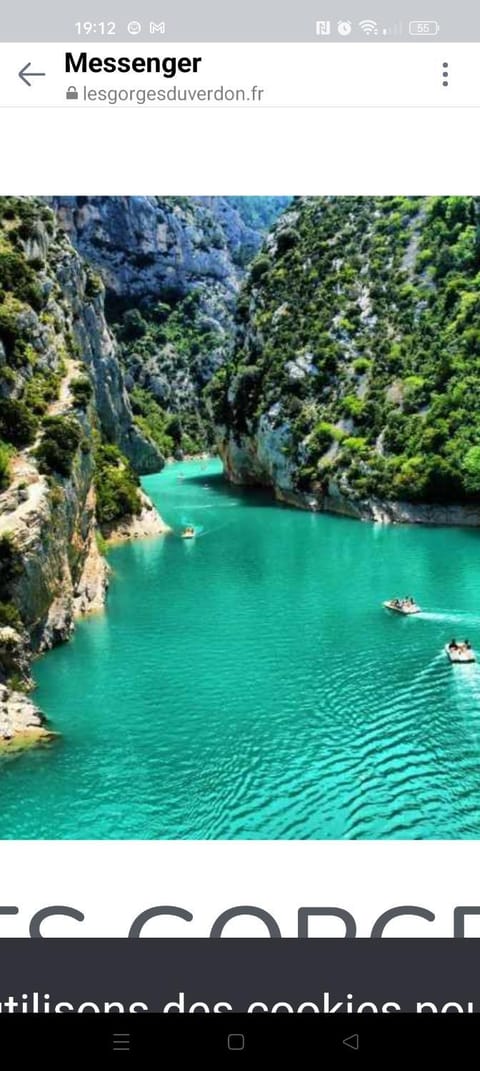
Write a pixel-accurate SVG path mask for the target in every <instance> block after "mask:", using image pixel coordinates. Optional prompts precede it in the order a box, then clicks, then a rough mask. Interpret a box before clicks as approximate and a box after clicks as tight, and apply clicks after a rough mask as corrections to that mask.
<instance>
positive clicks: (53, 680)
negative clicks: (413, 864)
mask: <svg viewBox="0 0 480 1071" xmlns="http://www.w3.org/2000/svg"><path fill="white" fill-rule="evenodd" d="M479 541H480V198H477V197H474V196H471V197H468V196H464V197H400V196H395V197H335V196H331V197H292V196H283V197H220V196H218V197H217V196H212V197H194V196H192V197H160V196H150V197H145V196H141V197H128V196H127V197H94V196H92V197H84V196H82V197H80V196H79V197H70V196H52V197H45V198H34V197H2V198H0V811H1V814H2V832H1V835H2V837H3V838H5V839H108V840H110V839H120V840H126V839H145V840H162V839H171V840H175V839H182V840H188V839H192V840H198V839H233V840H244V839H265V840H276V839H299V840H304V839H307V840H311V839H312V840H315V839H317V840H322V839H329V840H330V839H338V840H352V839H446V840H450V839H477V838H479V837H480V587H479V560H480V559H479V547H480V543H479Z"/></svg>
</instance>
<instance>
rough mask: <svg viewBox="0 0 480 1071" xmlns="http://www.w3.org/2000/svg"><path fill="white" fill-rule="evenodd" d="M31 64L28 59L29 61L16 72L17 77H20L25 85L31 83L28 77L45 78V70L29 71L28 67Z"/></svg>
mask: <svg viewBox="0 0 480 1071" xmlns="http://www.w3.org/2000/svg"><path fill="white" fill-rule="evenodd" d="M31 65H32V61H31V60H29V62H28V63H26V64H25V66H24V67H22V69H21V71H19V72H18V77H19V78H21V79H22V82H25V85H26V86H31V84H32V83H31V82H29V81H28V79H29V78H45V71H29V69H28V68H29V67H31Z"/></svg>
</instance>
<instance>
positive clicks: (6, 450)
mask: <svg viewBox="0 0 480 1071" xmlns="http://www.w3.org/2000/svg"><path fill="white" fill-rule="evenodd" d="M10 458H11V449H10V447H9V446H8V445H7V443H3V442H2V441H1V440H0V491H4V490H5V488H6V487H8V484H9V482H10Z"/></svg>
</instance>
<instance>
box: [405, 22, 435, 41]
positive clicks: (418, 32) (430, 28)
mask: <svg viewBox="0 0 480 1071" xmlns="http://www.w3.org/2000/svg"><path fill="white" fill-rule="evenodd" d="M439 31H440V25H439V23H438V22H425V21H423V22H422V21H421V20H418V21H416V22H409V24H408V32H409V34H410V36H411V37H436V36H437V33H439Z"/></svg>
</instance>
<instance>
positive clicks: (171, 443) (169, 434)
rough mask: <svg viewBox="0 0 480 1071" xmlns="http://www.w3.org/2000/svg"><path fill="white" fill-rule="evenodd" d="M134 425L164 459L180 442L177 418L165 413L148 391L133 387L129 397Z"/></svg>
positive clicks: (179, 428)
mask: <svg viewBox="0 0 480 1071" xmlns="http://www.w3.org/2000/svg"><path fill="white" fill-rule="evenodd" d="M130 402H131V406H132V411H133V414H134V417H135V423H136V424H138V427H139V428H140V429H141V431H142V432H143V434H144V435H146V436H147V438H149V439H151V440H152V442H154V443H156V444H157V446H158V447H159V449H160V450H161V452H162V454H163V456H164V457H171V456H172V454H173V453H174V452H175V450H176V449H177V448H178V447H179V445H180V441H181V426H180V422H179V420H178V418H177V417H175V416H172V414H171V413H166V412H165V411H164V410H163V409H162V407H161V406H160V405H159V404H158V402H157V401H156V400H155V398H154V396H153V394H150V391H148V390H144V389H143V388H142V387H134V389H133V390H132V392H131V395H130Z"/></svg>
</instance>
